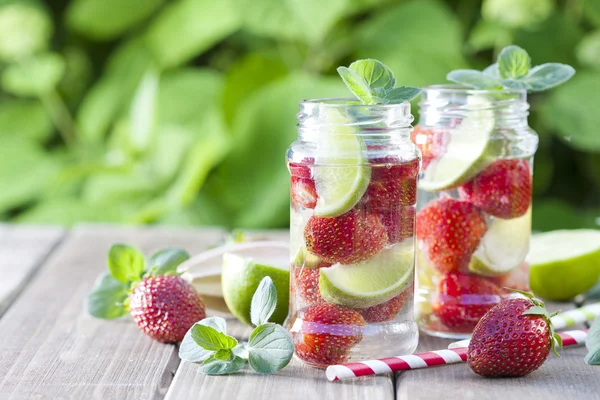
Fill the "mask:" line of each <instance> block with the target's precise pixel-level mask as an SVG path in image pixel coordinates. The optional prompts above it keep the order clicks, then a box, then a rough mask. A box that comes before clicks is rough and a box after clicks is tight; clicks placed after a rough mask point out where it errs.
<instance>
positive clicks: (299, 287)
mask: <svg viewBox="0 0 600 400" xmlns="http://www.w3.org/2000/svg"><path fill="white" fill-rule="evenodd" d="M293 268H294V281H293V287H294V288H295V290H296V293H297V296H298V297H299V298H300V299H301V300H302V301H303V303H304V305H307V306H310V305H313V304H320V303H325V300H324V299H323V297H322V296H321V292H320V291H319V270H318V269H311V268H302V267H298V266H293Z"/></svg>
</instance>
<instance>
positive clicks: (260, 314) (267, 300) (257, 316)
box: [250, 276, 277, 326]
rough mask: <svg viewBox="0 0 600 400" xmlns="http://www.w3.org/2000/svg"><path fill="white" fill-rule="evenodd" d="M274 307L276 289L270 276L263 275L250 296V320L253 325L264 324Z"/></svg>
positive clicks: (275, 304)
mask: <svg viewBox="0 0 600 400" xmlns="http://www.w3.org/2000/svg"><path fill="white" fill-rule="evenodd" d="M275 307H277V289H275V285H274V284H273V280H272V279H271V277H269V276H265V277H264V278H263V279H262V280H261V281H260V283H259V284H258V287H257V288H256V291H255V292H254V295H253V296H252V303H251V304H250V321H252V324H254V325H255V326H258V325H262V324H266V323H267V322H269V318H271V315H273V312H274V311H275Z"/></svg>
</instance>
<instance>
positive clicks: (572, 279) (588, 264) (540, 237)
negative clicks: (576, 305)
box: [527, 229, 600, 301]
mask: <svg viewBox="0 0 600 400" xmlns="http://www.w3.org/2000/svg"><path fill="white" fill-rule="evenodd" d="M527 260H528V262H529V267H530V270H529V285H530V287H531V290H532V291H533V293H535V294H536V295H537V296H540V297H543V298H546V299H549V300H555V301H566V300H570V299H572V298H573V297H575V296H577V295H579V294H581V293H584V292H586V291H587V290H588V289H590V288H591V287H592V286H594V284H595V283H596V282H597V281H598V277H599V276H600V231H598V230H591V229H579V230H560V231H553V232H546V233H539V234H535V235H533V236H532V237H531V244H530V250H529V255H528V257H527Z"/></svg>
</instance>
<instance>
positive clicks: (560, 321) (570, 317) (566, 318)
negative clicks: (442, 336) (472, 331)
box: [448, 303, 600, 349]
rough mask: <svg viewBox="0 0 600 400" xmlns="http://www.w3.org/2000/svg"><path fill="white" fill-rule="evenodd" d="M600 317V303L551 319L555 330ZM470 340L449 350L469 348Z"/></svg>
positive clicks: (458, 343)
mask: <svg viewBox="0 0 600 400" xmlns="http://www.w3.org/2000/svg"><path fill="white" fill-rule="evenodd" d="M597 317H600V303H594V304H588V305H587V306H583V307H579V308H575V309H573V310H569V311H565V312H561V313H559V314H557V315H555V316H554V317H552V318H551V319H550V321H551V322H552V325H554V329H557V330H558V329H564V328H566V327H567V326H573V325H577V324H581V323H584V322H586V321H592V320H594V319H596V318H597ZM468 346H469V339H465V340H461V341H460V342H454V343H450V345H449V346H448V348H449V349H457V348H460V347H468Z"/></svg>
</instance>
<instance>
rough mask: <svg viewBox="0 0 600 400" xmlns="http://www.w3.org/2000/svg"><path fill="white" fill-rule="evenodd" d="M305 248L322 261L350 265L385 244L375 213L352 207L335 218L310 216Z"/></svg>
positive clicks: (381, 227)
mask: <svg viewBox="0 0 600 400" xmlns="http://www.w3.org/2000/svg"><path fill="white" fill-rule="evenodd" d="M304 238H305V240H306V249H307V250H308V251H309V252H311V253H313V254H314V255H316V256H318V257H320V258H321V259H322V260H323V261H325V262H330V263H342V264H353V263H356V262H359V261H363V260H366V259H368V258H371V257H372V256H373V255H375V254H376V253H378V252H379V251H380V250H381V249H382V248H383V246H385V244H386V243H387V240H388V237H387V233H386V229H385V227H384V226H383V224H382V223H381V221H380V220H379V217H378V216H377V215H372V214H367V213H365V212H362V211H361V210H357V209H353V210H351V211H349V212H347V213H346V214H343V215H340V216H339V217H335V218H328V217H315V216H312V217H310V218H309V220H308V222H307V223H306V227H305V229H304Z"/></svg>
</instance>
